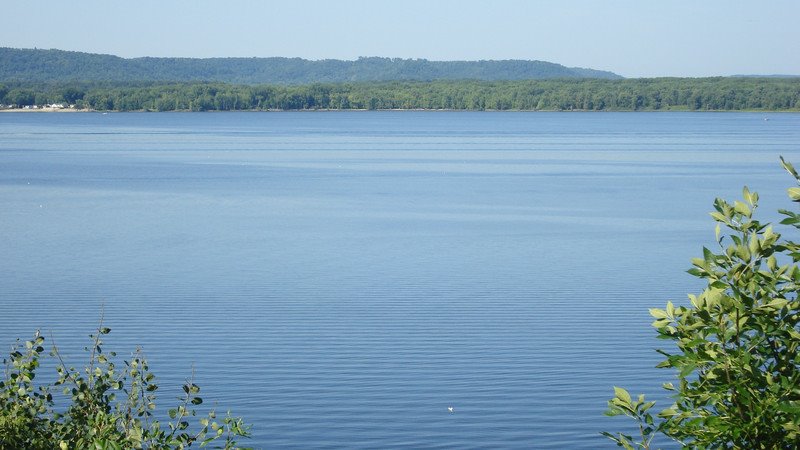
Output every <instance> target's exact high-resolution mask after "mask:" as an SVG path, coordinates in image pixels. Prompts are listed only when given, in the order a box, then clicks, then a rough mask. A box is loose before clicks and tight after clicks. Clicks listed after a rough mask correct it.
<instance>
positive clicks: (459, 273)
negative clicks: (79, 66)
mask: <svg viewBox="0 0 800 450" xmlns="http://www.w3.org/2000/svg"><path fill="white" fill-rule="evenodd" d="M798 144H800V114H788V113H787V114H764V113H758V114H756V113H544V112H535V113H527V112H503V113H501V112H497V113H491V112H409V111H405V112H296V113H294V112H283V113H109V114H100V113H85V114H34V113H28V114H25V113H2V114H0V205H1V206H2V209H1V210H0V235H2V236H3V239H2V240H1V241H0V255H2V257H1V258H0V277H1V278H0V305H2V310H3V314H2V315H1V316H0V342H2V345H3V347H2V348H3V349H4V353H6V350H7V349H8V348H9V347H10V345H11V344H12V343H13V341H14V339H15V338H17V337H23V338H27V337H29V336H31V334H32V333H33V331H34V330H35V329H37V328H40V329H41V330H42V331H43V332H44V334H45V336H46V337H47V338H48V341H49V340H50V336H51V333H52V336H53V338H54V339H55V341H56V343H57V344H58V345H59V347H60V348H61V349H62V352H63V353H64V354H65V356H67V357H68V358H69V360H70V362H72V363H73V364H75V365H79V364H81V362H82V361H84V360H85V356H84V353H83V352H82V350H81V349H82V347H83V346H84V345H87V344H88V343H89V340H88V338H87V335H88V334H89V333H90V332H92V330H93V328H95V327H97V325H98V323H99V320H100V317H101V314H102V315H103V316H104V324H105V325H106V326H108V327H110V328H111V329H112V330H113V331H112V333H111V334H110V335H109V336H108V339H107V343H108V344H107V348H108V349H113V350H116V351H118V352H119V353H120V355H121V356H126V355H128V354H129V352H130V351H131V350H133V349H134V348H135V347H136V346H141V347H142V348H143V349H144V352H145V354H146V355H147V356H148V358H149V359H150V362H151V368H152V370H153V371H154V372H155V374H156V375H157V376H158V381H159V384H160V386H161V389H159V393H160V397H159V399H160V400H159V407H160V408H161V409H162V410H163V409H165V408H167V407H172V406H174V404H176V403H177V402H176V401H173V398H174V397H175V396H177V395H178V393H179V391H180V386H181V383H182V382H183V381H184V380H185V379H186V378H188V377H189V376H191V373H192V370H193V368H194V371H195V382H196V383H197V384H199V385H200V386H201V387H202V388H203V392H202V394H203V397H204V398H205V399H206V403H207V404H211V403H213V401H216V402H217V403H218V404H219V407H220V409H222V410H223V411H224V410H225V409H228V408H230V409H231V410H232V411H233V413H234V414H236V415H241V416H244V417H245V418H246V420H247V421H248V422H249V423H251V424H253V429H252V431H253V438H252V439H251V440H249V441H248V442H245V444H248V445H253V446H255V447H257V448H261V447H264V448H319V449H323V448H362V449H376V448H386V449H389V448H447V449H451V448H553V449H559V448H571V449H595V448H601V447H605V448H614V447H613V444H612V443H611V442H610V441H608V440H606V439H605V438H603V437H602V436H600V435H599V432H600V431H602V430H609V431H616V430H619V429H621V428H622V427H624V426H625V425H627V422H625V421H624V420H623V421H617V420H615V419H610V418H606V417H604V416H603V415H602V413H603V411H604V410H605V407H606V404H605V402H606V400H607V399H608V398H610V397H611V396H612V394H613V391H612V386H614V385H619V386H625V387H628V388H630V390H631V391H635V392H637V393H638V392H646V393H648V394H649V395H652V396H654V398H659V399H662V400H663V393H662V392H661V389H660V385H661V383H662V382H665V381H670V380H671V379H672V378H673V374H672V372H670V371H667V370H657V369H654V368H653V367H654V366H655V365H656V364H657V363H658V362H659V360H660V359H659V358H658V355H657V354H656V353H655V351H654V349H656V348H662V347H663V346H664V345H665V343H664V341H658V340H656V339H655V331H654V330H653V329H652V328H651V327H650V323H651V321H652V319H651V318H650V317H649V315H648V312H647V309H648V308H650V307H661V306H663V305H664V304H665V303H666V301H667V300H674V301H677V302H684V301H685V300H686V294H687V293H690V292H697V291H698V290H699V289H701V287H702V284H701V283H700V282H699V281H698V280H696V279H694V278H693V277H691V276H690V275H687V274H686V273H685V270H686V269H688V268H689V267H690V266H689V260H690V259H691V258H692V257H695V256H698V255H700V254H701V247H702V246H703V245H711V244H713V239H714V223H713V221H712V220H711V219H710V217H709V216H708V211H710V210H711V209H712V202H713V200H714V198H715V197H717V196H721V197H724V198H727V199H731V200H733V199H738V198H739V197H740V196H741V188H742V186H743V185H745V184H746V185H748V186H749V187H750V188H751V190H755V191H758V192H759V193H760V195H761V198H762V202H761V203H762V208H761V209H760V214H761V217H762V218H764V219H772V220H774V219H777V218H778V215H777V214H776V213H775V210H776V209H777V208H791V207H792V204H791V203H790V202H789V201H788V198H787V197H786V194H785V189H786V188H787V187H789V186H791V183H792V182H793V180H792V179H791V178H790V177H789V176H788V175H787V174H785V173H784V172H783V170H782V169H781V167H780V166H779V164H778V156H779V155H783V156H784V157H786V158H787V160H789V161H794V162H795V163H800V146H798ZM785 231H788V230H785ZM789 234H790V233H789ZM203 406H205V404H204V405H203ZM663 406H664V407H666V406H668V405H667V404H666V403H663ZM448 407H452V408H453V412H452V413H451V412H449V411H448Z"/></svg>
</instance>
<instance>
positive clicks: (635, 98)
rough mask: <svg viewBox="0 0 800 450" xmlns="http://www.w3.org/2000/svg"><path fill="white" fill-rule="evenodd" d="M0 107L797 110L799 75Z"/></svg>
mask: <svg viewBox="0 0 800 450" xmlns="http://www.w3.org/2000/svg"><path fill="white" fill-rule="evenodd" d="M3 89H5V94H4V95H3V97H0V103H6V104H8V103H13V104H17V105H32V104H39V105H42V104H45V103H57V102H58V103H60V102H66V103H70V104H75V105H77V106H78V107H83V108H92V109H97V110H118V111H139V110H150V111H234V110H273V109H274V110H304V109H455V110H557V111H571V110H586V111H606V110H607V111H660V110H686V111H742V110H775V111H790V110H794V111H797V110H800V78H790V79H779V78H653V79H630V80H596V79H592V80H588V79H582V80H567V79H561V80H524V81H469V80H467V81H441V80H440V81H430V82H422V81H390V82H375V83H314V84H307V85H254V86H253V85H241V84H227V83H100V82H97V83H93V82H92V83H90V82H69V83H30V82H14V81H7V82H6V84H5V87H2V88H0V94H2V93H3Z"/></svg>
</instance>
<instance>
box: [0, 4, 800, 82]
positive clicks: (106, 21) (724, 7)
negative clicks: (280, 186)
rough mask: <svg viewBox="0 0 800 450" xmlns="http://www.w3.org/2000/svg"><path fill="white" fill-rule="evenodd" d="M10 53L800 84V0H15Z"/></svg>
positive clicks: (5, 23) (8, 21)
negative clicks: (517, 68) (374, 62)
mask: <svg viewBox="0 0 800 450" xmlns="http://www.w3.org/2000/svg"><path fill="white" fill-rule="evenodd" d="M2 10H3V20H2V24H0V46H3V47H21V48H33V47H38V48H58V49H64V50H77V51H85V52H92V53H109V54H114V55H119V56H123V57H136V56H185V57H212V56H291V57H294V56H297V57H302V58H307V59H323V58H336V59H355V58H357V57H359V56H388V57H401V58H426V59H431V60H478V59H538V60H544V61H552V62H556V63H560V64H564V65H567V66H581V67H591V68H595V69H604V70H611V71H613V72H616V73H619V74H621V75H624V76H628V77H652V76H711V75H732V74H756V73H757V74H775V73H780V74H800V0H750V1H743V0H661V1H656V0H652V1H651V0H558V1H557V0H551V1H536V0H529V1H523V0H486V1H473V0H424V1H419V0H396V1H387V0H328V1H324V0H281V1H277V0H276V1H242V0H224V1H222V0H156V1H153V0H138V1H129V2H126V1H113V0H79V1H74V2H73V1H64V0H19V1H10V2H6V3H5V4H4V5H3V7H2Z"/></svg>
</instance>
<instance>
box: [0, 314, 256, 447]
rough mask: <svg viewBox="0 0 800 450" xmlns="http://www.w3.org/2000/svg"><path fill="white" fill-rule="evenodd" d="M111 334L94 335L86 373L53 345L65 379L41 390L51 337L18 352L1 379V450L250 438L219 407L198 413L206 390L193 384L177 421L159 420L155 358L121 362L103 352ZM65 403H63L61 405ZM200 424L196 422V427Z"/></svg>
mask: <svg viewBox="0 0 800 450" xmlns="http://www.w3.org/2000/svg"><path fill="white" fill-rule="evenodd" d="M110 331H111V330H110V329H109V328H107V327H103V326H102V323H101V326H100V327H99V328H98V329H97V332H96V333H94V334H92V335H90V337H91V339H92V345H91V346H90V347H87V348H86V350H87V351H89V353H90V357H89V361H88V363H87V365H86V367H85V368H84V369H83V370H76V369H75V368H74V367H67V365H66V364H65V363H64V361H63V359H62V358H61V355H60V354H59V352H58V349H57V348H56V347H55V345H53V348H52V351H51V352H50V355H51V356H53V357H55V358H56V359H57V365H56V367H57V375H58V376H57V379H56V381H55V382H54V383H52V384H34V381H33V380H34V379H35V377H36V374H37V373H36V371H37V369H38V368H39V365H40V361H41V360H42V358H43V357H44V356H45V355H46V353H45V349H44V337H42V336H41V335H40V334H39V332H38V331H37V332H36V333H35V335H34V336H33V339H32V340H30V341H26V342H25V343H24V345H21V344H20V342H19V340H17V345H15V347H14V348H13V349H12V352H11V354H10V356H9V358H8V359H4V360H3V364H4V365H5V366H6V367H5V368H6V370H5V378H4V379H3V380H2V381H0V449H32V450H39V449H42V450H45V449H47V450H51V449H61V450H66V449H68V448H69V449H76V448H78V449H84V448H87V449H88V448H92V449H97V450H120V449H134V448H139V449H141V448H147V449H183V448H186V447H191V446H192V445H193V444H195V443H198V444H200V446H201V447H203V446H206V445H208V444H212V443H213V444H216V443H217V442H220V443H221V445H222V446H223V448H225V449H233V448H236V439H237V438H240V437H247V436H249V433H248V427H247V426H246V425H245V424H244V423H243V422H242V419H240V418H238V417H232V416H231V415H230V413H228V414H227V416H225V417H221V418H217V415H216V412H215V411H214V410H213V409H212V410H211V411H209V412H208V413H207V414H205V415H204V416H200V417H201V418H199V419H197V416H198V413H197V411H196V410H195V407H197V406H198V405H201V404H202V403H203V399H202V398H200V396H199V395H198V394H199V393H200V387H199V386H197V385H196V384H195V383H194V382H193V380H192V379H189V380H187V382H186V384H185V385H184V386H183V392H184V394H183V397H182V398H181V399H180V402H179V404H178V405H177V406H176V407H175V408H173V409H169V410H168V411H167V414H168V415H169V418H170V419H171V420H170V421H169V422H165V423H162V422H160V421H158V420H155V419H154V418H153V412H154V411H155V409H156V395H155V392H156V390H157V389H158V385H157V384H156V381H155V376H154V375H153V374H152V373H151V372H150V370H149V367H148V364H147V360H146V359H145V357H144V355H143V354H142V352H141V350H139V349H137V350H136V351H135V352H134V353H133V354H132V355H131V357H130V358H129V359H128V360H126V361H124V367H122V368H120V367H119V366H118V365H117V364H115V362H114V359H115V356H116V354H115V353H114V352H108V353H103V341H102V340H101V338H102V337H103V336H104V335H106V334H108V333H109V332H110ZM56 391H60V392H63V394H64V396H65V397H66V398H67V399H68V401H67V402H66V405H65V408H64V409H63V410H61V411H56V410H55V407H56V402H55V401H54V393H55V395H58V393H57V392H56ZM64 403H65V401H64V400H60V401H59V402H58V405H59V406H61V405H63V404H64ZM193 421H196V423H195V424H192V423H190V422H193Z"/></svg>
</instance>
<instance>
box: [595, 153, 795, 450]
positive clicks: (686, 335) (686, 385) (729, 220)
mask: <svg viewBox="0 0 800 450" xmlns="http://www.w3.org/2000/svg"><path fill="white" fill-rule="evenodd" d="M781 163H782V164H783V166H784V168H785V169H786V170H787V171H788V172H789V173H790V174H791V175H792V176H794V178H795V179H796V180H797V182H798V183H799V184H800V176H798V174H797V172H796V171H795V169H794V168H793V167H792V165H791V164H789V163H787V162H785V161H784V160H783V158H781ZM789 196H790V197H791V199H792V200H793V201H795V202H798V201H800V188H798V187H794V188H790V189H789ZM743 197H744V201H736V202H734V203H733V204H730V203H728V202H726V201H724V200H721V199H717V200H716V201H715V202H714V209H715V211H714V212H712V213H711V216H712V217H713V218H714V220H715V221H716V222H717V226H716V239H717V244H718V246H719V248H718V249H717V252H714V251H712V250H709V249H707V248H704V249H703V257H702V258H696V259H694V260H692V265H693V267H692V268H691V269H690V270H689V273H690V274H692V275H694V276H696V277H699V278H702V279H705V280H707V282H708V284H707V286H706V288H705V289H704V290H703V292H701V293H700V294H699V295H697V296H695V295H689V300H690V305H689V306H675V305H673V304H672V303H671V302H668V303H667V305H666V308H665V309H651V310H650V314H651V315H652V316H653V317H654V318H655V319H656V320H655V322H653V326H654V327H655V328H656V329H657V330H658V337H659V338H661V339H666V340H669V341H672V342H673V343H674V344H675V347H676V348H675V350H674V352H668V351H664V350H658V352H659V353H661V354H662V355H664V356H665V358H666V359H665V360H664V361H663V362H661V363H660V364H659V365H658V366H657V367H660V368H670V369H674V370H676V371H677V384H673V383H665V384H664V385H663V387H664V388H665V389H666V390H668V391H670V392H671V393H672V397H673V398H674V399H675V403H674V404H673V405H672V406H670V407H669V408H667V409H664V410H663V411H661V412H660V413H658V414H657V415H655V416H654V415H652V414H651V413H650V409H651V408H652V407H653V406H654V403H655V402H648V401H646V399H645V398H644V396H639V397H638V398H637V399H635V400H634V399H633V398H631V396H630V394H629V393H628V392H627V391H626V390H625V389H622V388H618V387H615V388H614V391H615V396H614V398H613V399H611V400H610V401H609V402H608V404H609V409H608V411H607V414H609V415H612V416H614V415H626V416H629V417H632V418H633V419H634V420H635V421H636V422H637V423H638V425H639V436H637V437H636V438H634V437H632V436H630V435H626V434H623V433H616V434H611V433H608V432H603V433H602V434H603V435H605V436H607V437H609V438H610V439H612V440H613V441H614V442H616V443H617V445H618V446H621V447H625V448H627V449H635V448H640V449H649V448H650V445H651V442H652V439H653V438H654V437H655V436H656V435H659V434H660V435H664V436H667V437H668V438H670V439H672V440H674V441H676V442H677V443H679V444H680V445H682V446H683V447H684V448H721V449H722V448H724V449H729V448H737V449H740V448H741V449H796V448H800V365H798V363H799V362H798V359H797V356H798V346H800V331H798V324H799V323H800V301H798V297H797V291H798V283H799V282H800V268H798V266H797V262H798V260H800V245H799V244H797V243H795V242H792V241H788V240H784V239H782V238H781V235H780V234H778V233H776V232H775V231H774V230H773V227H772V226H771V225H769V224H762V223H761V222H759V221H757V220H755V219H754V218H753V213H754V211H755V210H756V207H757V204H758V195H757V194H756V193H752V192H750V191H749V190H748V189H747V187H745V188H744V190H743ZM779 212H780V213H781V214H783V215H784V216H786V218H785V219H784V220H783V221H781V224H783V225H788V226H791V227H794V228H800V215H798V214H796V213H793V212H790V211H786V210H780V211H779ZM721 227H724V229H725V233H724V234H721V233H720V228H721Z"/></svg>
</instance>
